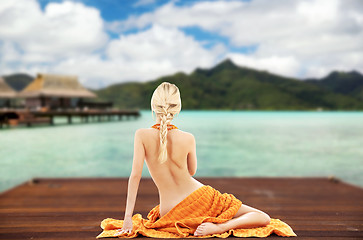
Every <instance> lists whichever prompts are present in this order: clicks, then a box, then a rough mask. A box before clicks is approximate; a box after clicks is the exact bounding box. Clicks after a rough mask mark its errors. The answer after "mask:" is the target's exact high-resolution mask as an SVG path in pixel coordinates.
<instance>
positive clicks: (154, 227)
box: [97, 185, 296, 238]
mask: <svg viewBox="0 0 363 240" xmlns="http://www.w3.org/2000/svg"><path fill="white" fill-rule="evenodd" d="M241 205H242V202H241V201H240V200H238V199H237V198H236V197H235V196H233V195H232V194H228V193H223V194H221V193H220V192H219V191H218V190H216V189H214V188H213V187H211V186H209V185H204V186H203V187H201V188H199V189H197V190H195V191H194V192H193V193H192V194H190V195H189V196H188V197H186V198H185V199H184V200H183V201H181V202H180V203H178V204H177V205H176V206H175V207H173V208H172V209H171V210H170V211H169V212H168V213H167V214H166V215H164V216H163V217H161V218H160V211H159V205H157V206H156V207H154V208H153V209H152V210H151V211H150V212H149V214H148V216H147V217H148V220H147V219H143V218H142V216H141V215H140V214H135V215H134V216H133V217H132V222H133V231H132V233H130V234H127V233H123V234H121V235H119V236H118V237H124V238H134V237H137V236H138V235H139V234H141V235H144V236H147V237H153V238H206V237H214V236H215V237H220V238H226V237H228V236H229V235H231V234H232V235H234V236H236V237H267V236H268V235H270V234H271V233H273V232H274V233H276V234H277V235H280V236H286V237H289V236H296V234H295V233H294V231H293V230H292V229H291V227H290V226H289V225H287V224H286V223H284V222H282V221H281V220H279V219H271V222H270V224H268V225H267V226H265V227H258V228H246V229H231V230H229V231H227V232H224V233H221V234H213V235H206V236H198V237H196V236H194V232H195V230H196V229H197V227H198V226H199V225H200V224H201V223H203V222H213V223H223V222H226V221H228V220H229V219H231V218H233V216H234V215H235V214H236V212H237V211H238V209H239V208H240V207H241ZM122 224H123V220H116V219H112V218H106V219H104V220H103V221H102V222H101V228H102V229H103V232H102V233H101V234H99V235H98V236H97V238H104V237H114V234H115V233H116V232H117V229H120V228H122Z"/></svg>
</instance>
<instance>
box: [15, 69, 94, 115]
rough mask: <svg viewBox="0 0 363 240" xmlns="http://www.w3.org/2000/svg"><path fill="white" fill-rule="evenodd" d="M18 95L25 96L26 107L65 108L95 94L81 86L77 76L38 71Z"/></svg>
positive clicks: (73, 106)
mask: <svg viewBox="0 0 363 240" xmlns="http://www.w3.org/2000/svg"><path fill="white" fill-rule="evenodd" d="M18 97H21V98H25V107H26V108H28V109H47V110H48V109H53V110H54V109H67V108H75V107H77V106H79V105H80V104H81V103H82V101H83V99H84V98H95V97H97V96H96V94H94V93H93V92H91V91H89V90H87V89H86V88H85V87H83V86H82V85H81V84H80V83H79V81H78V78H77V76H64V75H55V74H42V73H39V74H38V75H37V77H36V78H35V79H34V80H33V81H32V82H31V83H29V85H28V86H27V87H25V88H24V89H23V90H22V91H21V92H19V94H18Z"/></svg>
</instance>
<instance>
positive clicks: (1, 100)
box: [0, 77, 17, 108]
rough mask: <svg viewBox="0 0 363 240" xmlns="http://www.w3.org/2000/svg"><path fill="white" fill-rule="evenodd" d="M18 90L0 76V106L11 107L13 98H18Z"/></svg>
mask: <svg viewBox="0 0 363 240" xmlns="http://www.w3.org/2000/svg"><path fill="white" fill-rule="evenodd" d="M16 95H17V93H16V91H15V90H14V89H13V88H12V87H10V86H9V85H8V84H7V83H6V82H5V80H4V78H2V77H0V108H9V107H11V100H12V99H14V98H16Z"/></svg>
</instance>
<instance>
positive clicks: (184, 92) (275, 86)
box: [96, 60, 363, 110]
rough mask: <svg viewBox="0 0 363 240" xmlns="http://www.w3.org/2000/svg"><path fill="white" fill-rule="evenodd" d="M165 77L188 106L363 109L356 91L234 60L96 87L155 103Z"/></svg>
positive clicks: (128, 104) (139, 105) (110, 97)
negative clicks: (153, 99)
mask: <svg viewBox="0 0 363 240" xmlns="http://www.w3.org/2000/svg"><path fill="white" fill-rule="evenodd" d="M164 81H167V82H170V83H174V84H176V85H177V86H178V87H179V89H180V92H181V98H182V108H183V109H226V110H227V109H228V110H238V109H255V110H315V109H317V108H323V109H326V110H358V109H359V110H362V109H363V102H361V101H360V100H359V99H358V98H357V96H356V95H355V94H353V93H352V92H348V93H345V92H335V91H333V90H332V89H330V88H327V87H322V86H320V85H319V84H316V83H315V82H314V81H313V80H310V81H301V80H298V79H294V78H287V77H282V76H278V75H275V74H271V73H268V72H266V71H257V70H254V69H250V68H245V67H238V66H236V65H235V64H234V63H233V62H232V61H230V60H225V61H223V62H221V63H220V64H218V65H217V66H215V67H213V68H211V69H200V68H197V69H196V70H195V71H194V72H192V73H191V74H189V75H187V74H184V73H176V74H174V75H171V76H166V77H161V78H158V79H156V80H154V81H149V82H145V83H139V82H127V83H120V84H115V85H111V86H108V87H106V88H103V89H100V90H97V91H96V93H97V94H98V96H99V99H100V100H106V101H112V102H114V103H115V106H118V107H119V108H121V109H150V100H151V95H152V93H153V91H154V90H155V88H156V87H157V86H158V85H159V84H160V83H162V82H164ZM342 84H343V83H342ZM327 85H329V84H327ZM343 85H344V84H343ZM353 92H354V91H353Z"/></svg>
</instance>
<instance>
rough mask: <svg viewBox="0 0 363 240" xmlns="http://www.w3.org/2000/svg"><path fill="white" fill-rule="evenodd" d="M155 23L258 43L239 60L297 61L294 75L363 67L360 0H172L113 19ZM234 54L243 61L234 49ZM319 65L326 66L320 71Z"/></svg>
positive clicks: (125, 26)
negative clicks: (181, 2)
mask: <svg viewBox="0 0 363 240" xmlns="http://www.w3.org/2000/svg"><path fill="white" fill-rule="evenodd" d="M149 24H160V25H163V26H169V27H190V26H194V27H195V26H196V27H199V28H201V29H203V30H205V31H208V32H211V33H215V34H218V35H220V36H224V37H226V38H227V39H229V43H230V45H231V46H232V47H245V46H251V45H256V46H258V48H257V50H256V52H254V53H252V54H248V55H247V54H246V55H242V56H241V58H238V59H244V60H243V61H239V62H248V63H249V64H251V63H252V62H254V63H256V64H254V65H256V66H258V65H259V63H261V61H262V59H265V60H264V61H263V62H264V63H265V64H262V65H259V66H260V67H262V66H265V68H266V69H274V68H275V67H276V65H277V63H278V62H279V60H281V59H294V64H293V65H294V68H293V69H294V70H295V71H285V70H284V71H280V72H288V73H289V74H290V76H295V77H310V76H311V75H310V74H311V73H318V74H319V76H315V77H320V76H321V75H325V74H327V73H328V72H329V71H331V70H335V69H334V68H339V69H337V70H346V69H349V68H351V67H353V66H354V67H356V69H357V70H360V71H363V57H359V58H355V57H349V56H352V55H355V53H357V52H359V53H362V51H363V45H362V44H361V43H362V42H363V3H362V1H359V0H348V1H342V0H304V1H303V0H300V1H290V0H280V1H270V0H253V1H250V2H241V1H203V2H196V3H194V4H192V5H187V6H176V5H175V4H173V3H168V4H165V5H163V6H161V7H160V8H159V9H157V10H156V11H154V12H151V13H145V14H143V15H140V16H130V17H129V18H128V19H126V20H124V21H118V22H113V23H112V26H113V30H114V31H118V32H123V31H127V30H130V29H142V28H144V27H147V26H148V25H149ZM228 54H230V55H231V54H232V55H233V56H234V58H235V59H237V58H236V56H237V55H236V53H233V51H232V52H230V53H228ZM247 59H248V61H247ZM266 59H270V60H269V61H267V60H266ZM271 59H276V61H277V62H276V63H275V62H274V61H271ZM332 62H334V63H332ZM257 63H258V64H257ZM296 65H299V67H296ZM282 68H284V67H282ZM282 68H281V69H282ZM316 68H319V69H320V70H319V71H314V70H313V69H316Z"/></svg>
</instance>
